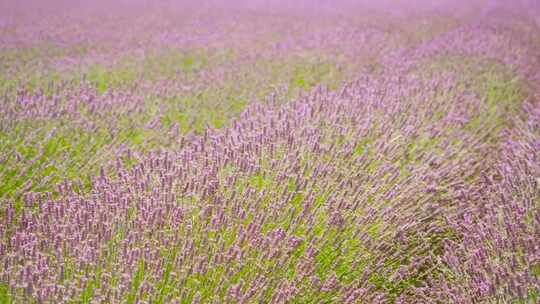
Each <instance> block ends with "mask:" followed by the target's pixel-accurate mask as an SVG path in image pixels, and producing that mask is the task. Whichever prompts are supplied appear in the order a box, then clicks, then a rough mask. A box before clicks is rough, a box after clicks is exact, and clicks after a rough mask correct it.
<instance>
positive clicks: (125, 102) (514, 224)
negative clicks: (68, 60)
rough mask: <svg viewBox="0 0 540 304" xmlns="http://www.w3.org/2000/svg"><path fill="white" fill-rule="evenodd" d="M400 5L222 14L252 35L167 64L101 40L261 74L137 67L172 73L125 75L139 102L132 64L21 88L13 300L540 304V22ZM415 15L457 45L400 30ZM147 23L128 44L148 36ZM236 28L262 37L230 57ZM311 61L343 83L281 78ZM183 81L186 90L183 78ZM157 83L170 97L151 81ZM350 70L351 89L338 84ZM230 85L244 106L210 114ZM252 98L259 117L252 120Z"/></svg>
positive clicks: (3, 239) (12, 170)
mask: <svg viewBox="0 0 540 304" xmlns="http://www.w3.org/2000/svg"><path fill="white" fill-rule="evenodd" d="M383 2H384V3H380V4H373V3H372V2H370V1H365V3H363V4H362V5H364V6H362V7H368V8H370V9H371V11H373V12H377V13H373V15H369V14H367V15H365V16H366V18H367V17H369V16H371V17H373V16H376V17H381V16H383V17H384V16H394V17H395V20H397V21H392V22H389V21H386V22H383V21H377V20H375V21H366V22H365V23H364V22H360V23H356V22H355V21H354V17H355V12H358V11H355V9H358V8H359V7H361V6H357V5H358V4H356V3H355V1H344V0H343V1H341V2H340V5H341V6H337V7H338V8H339V7H341V10H340V9H336V8H334V7H329V6H326V5H321V6H320V7H319V8H318V9H315V10H307V12H305V10H306V9H307V3H306V2H305V1H300V2H298V4H295V5H293V4H287V3H285V1H278V2H276V4H274V5H270V6H269V7H267V9H268V10H269V11H270V12H271V13H267V14H264V13H263V12H262V11H261V10H260V6H257V5H255V4H250V3H242V1H238V3H237V6H236V7H234V6H233V8H231V7H229V6H227V5H224V4H219V3H214V5H216V7H220V6H221V5H222V6H223V7H227V9H228V10H232V11H235V9H236V10H238V14H239V16H242V17H241V18H238V20H232V21H231V19H229V17H222V19H220V18H217V17H216V18H211V17H210V16H212V14H216V15H219V10H216V12H213V13H208V12H205V13H204V14H203V15H204V16H206V17H207V18H209V19H210V20H208V21H207V19H204V18H203V17H201V19H199V20H198V22H202V23H205V24H206V25H205V26H204V27H203V28H204V29H205V30H208V32H204V33H199V34H200V37H206V38H207V40H204V39H202V40H198V39H197V38H193V37H198V35H195V34H194V35H192V36H189V35H188V34H186V33H185V32H183V31H185V30H186V29H188V28H190V26H192V25H186V27H182V30H178V32H169V33H168V34H167V35H166V36H161V37H158V39H162V41H163V43H158V42H157V41H155V40H153V39H154V38H155V37H150V38H148V37H143V38H140V39H138V40H137V39H136V38H137V36H136V35H135V36H133V35H132V36H130V34H129V31H127V32H123V31H112V32H111V33H110V36H108V37H101V36H100V35H102V34H104V35H105V34H107V33H105V32H100V31H96V32H94V33H95V34H96V36H91V35H89V36H86V35H87V33H86V32H84V34H83V35H82V36H81V37H82V38H85V37H87V38H88V39H89V40H96V41H101V43H102V44H103V45H107V44H110V43H112V44H114V42H115V40H116V39H118V40H120V39H122V40H121V41H116V42H118V45H115V46H114V47H111V49H107V50H106V51H104V52H105V53H108V52H111V54H112V53H114V54H115V55H114V56H117V57H116V58H120V57H122V56H124V55H125V54H126V52H128V53H129V52H130V51H131V50H133V47H134V45H133V43H134V41H139V42H140V41H147V40H145V39H146V38H148V39H150V40H148V41H151V43H152V44H153V45H157V48H159V47H163V48H165V47H166V45H167V44H168V45H174V44H178V43H180V44H181V43H183V42H179V41H181V39H180V38H179V35H182V37H184V36H186V37H188V36H189V37H191V38H193V40H197V41H198V42H199V43H201V45H203V46H204V45H206V44H208V45H212V48H213V47H214V46H218V48H219V47H221V46H223V45H226V46H227V47H229V48H230V49H231V50H233V51H232V52H239V50H240V51H241V52H240V53H241V54H243V55H240V56H231V57H228V55H227V54H224V53H220V52H218V51H216V50H215V49H212V48H211V47H209V49H211V50H208V51H207V53H205V54H204V56H200V54H198V55H197V54H196V55H193V53H190V54H188V55H186V54H182V55H181V56H179V57H178V56H177V55H174V54H176V53H174V54H173V53H168V54H167V55H166V56H165V57H163V56H162V55H160V56H161V57H159V58H160V59H159V60H157V59H152V60H149V59H144V58H148V57H144V56H142V57H137V56H135V57H136V58H138V59H137V60H141V59H140V58H143V59H142V62H143V63H142V65H146V66H150V67H152V68H151V69H146V70H145V69H143V70H142V71H143V73H142V74H137V73H139V71H140V70H137V69H138V66H137V67H136V68H134V67H132V66H131V65H128V67H125V66H124V67H123V68H124V69H125V70H124V74H121V73H120V74H121V75H122V77H124V78H122V81H119V82H114V81H112V80H111V79H110V78H104V76H102V75H108V76H107V77H112V76H110V75H116V76H118V75H120V74H114V73H117V72H116V70H115V68H116V67H117V66H116V65H114V64H113V65H111V69H112V70H111V71H114V72H107V73H105V74H103V73H101V72H100V73H101V74H100V73H97V74H98V75H101V76H99V77H97V78H95V79H93V80H94V82H92V79H90V80H89V79H85V78H84V77H83V80H82V81H75V80H73V79H72V80H71V81H67V80H55V81H53V82H51V84H50V85H49V86H48V87H39V86H38V88H35V87H32V86H30V85H28V84H21V83H19V82H16V83H15V84H14V86H15V87H13V86H6V87H3V89H5V91H4V94H3V95H4V97H3V100H2V101H3V102H4V104H5V107H2V108H1V109H0V115H1V117H0V131H2V132H3V133H2V134H0V140H2V141H1V142H2V143H5V144H4V146H5V147H3V148H0V149H2V150H0V153H1V154H0V160H1V161H2V164H3V165H2V167H1V171H0V177H2V178H4V179H5V180H6V182H5V183H4V184H3V185H0V187H2V188H0V190H1V192H0V198H2V199H3V200H2V201H1V203H2V205H0V301H5V302H8V303H9V302H17V303H18V302H24V303H26V302H28V303H71V302H84V303H125V302H127V303H174V302H176V303H500V302H514V301H516V302H519V301H521V302H523V303H529V302H530V303H535V302H538V301H540V287H539V286H540V153H539V151H540V86H539V85H538V83H540V82H539V81H538V80H539V79H540V72H539V71H540V44H538V42H540V28H539V26H538V25H537V24H536V23H535V22H536V21H535V20H536V19H535V16H537V15H534V14H535V13H538V12H540V9H538V7H535V6H534V3H533V2H530V3H529V2H527V1H521V2H520V3H521V7H520V6H519V5H516V6H515V7H514V8H513V9H507V8H506V7H505V6H504V5H503V4H500V3H499V2H498V1H495V2H493V6H492V7H487V8H486V7H484V6H482V7H481V10H482V12H483V13H482V14H479V13H478V12H479V10H480V8H478V7H476V6H474V5H473V4H471V3H469V6H465V5H460V4H456V2H454V1H448V2H441V3H439V4H437V5H428V3H430V1H414V2H418V3H417V5H418V4H423V6H421V7H423V8H424V9H423V10H420V11H416V12H413V11H412V10H410V9H407V8H406V7H401V6H399V5H394V6H393V5H391V4H390V2H385V1H383ZM138 3H139V2H138ZM139 4H140V5H142V6H143V7H144V1H141V2H140V3H139ZM385 4H386V5H385ZM480 4H482V3H481V2H479V3H478V5H480ZM118 5H120V4H118ZM169 5H170V6H171V7H174V8H175V9H177V10H178V8H179V7H178V6H175V5H174V4H169ZM251 5H253V7H252V6H251ZM259 5H260V3H259ZM120 7H122V5H120ZM135 7H138V6H135ZM209 7H211V6H209ZM284 7H286V8H288V10H284ZM523 8H527V10H524V9H523ZM152 9H155V8H154V7H153V6H151V8H148V11H149V12H152ZM193 9H194V10H195V8H193ZM222 9H224V8H222ZM13 10H14V11H16V9H13ZM137 12H138V11H137ZM229 12H230V11H229ZM286 12H288V13H289V14H290V15H287V13H286ZM477 13H478V14H479V15H478V14H477ZM137 14H138V13H137ZM137 14H135V15H136V16H139V15H137ZM250 14H252V15H254V16H257V14H260V15H261V16H262V17H261V18H267V20H271V21H272V22H276V23H278V22H277V21H276V20H284V21H286V22H287V24H290V25H291V27H292V28H293V29H292V30H291V29H282V31H279V30H278V31H274V32H272V31H271V30H268V29H265V28H264V27H261V26H254V28H255V29H256V30H254V32H257V33H258V34H260V33H261V32H264V33H265V35H269V36H268V37H270V36H272V35H276V36H281V35H283V36H284V37H280V38H275V37H274V39H276V40H277V41H272V42H271V43H265V44H263V47H262V48H258V47H257V46H249V45H248V44H249V43H246V41H250V39H251V38H250V37H251V36H250V35H249V34H250V33H249V30H247V31H246V32H242V30H239V29H243V30H245V29H246V28H249V26H253V25H254V24H258V23H257V21H255V20H253V19H250V17H249V16H250ZM272 14H275V15H276V16H273V15H272ZM334 14H337V15H338V16H341V15H340V14H344V16H346V17H347V18H350V20H349V19H346V18H345V17H342V18H338V19H340V20H339V22H336V19H335V16H336V15H334ZM413 15H416V16H422V18H425V19H422V20H426V22H427V23H428V24H432V25H433V27H434V28H435V29H433V31H431V32H428V33H423V34H418V33H416V34H418V35H414V31H411V32H409V30H403V32H401V31H398V30H396V29H397V28H400V26H399V25H396V24H394V23H393V22H403V23H399V24H409V25H410V23H407V22H406V21H405V20H406V19H407V18H408V17H410V16H413ZM75 16H77V15H75ZM142 16H144V17H147V18H150V19H149V20H150V21H148V22H149V23H150V24H155V27H156V28H157V30H155V31H154V32H153V33H157V32H160V31H161V30H162V29H168V28H176V26H179V24H177V23H168V21H171V20H172V19H174V18H172V16H179V15H174V14H173V13H172V12H171V15H170V16H169V17H170V18H171V19H167V18H165V19H164V20H157V19H155V18H156V16H152V15H151V14H148V15H144V14H143V15H142ZM302 16H303V17H302ZM317 16H322V17H320V19H318V20H316V21H313V20H314V18H316V17H317ZM404 16H405V17H404ZM440 16H444V17H440ZM472 16H474V18H472ZM478 16H480V17H478ZM83 17H84V16H81V18H83ZM88 18H89V17H87V19H85V20H90V19H88ZM125 18H126V19H125V20H123V21H122V22H120V21H118V23H116V21H114V22H111V23H109V24H108V25H107V26H110V25H114V24H118V26H122V24H123V23H124V22H126V23H129V21H130V20H131V21H133V20H134V19H133V18H135V17H134V16H125ZM242 18H245V21H243V19H242ZM252 18H253V17H252ZM295 18H299V19H298V20H295ZM400 18H403V19H400ZM441 18H442V19H443V20H444V22H446V23H444V22H443V21H441V20H440V19H441ZM158 19H159V18H158ZM255 19H256V18H255ZM144 20H147V19H144V18H142V17H141V20H140V23H138V25H141V24H145V21H144ZM501 20H502V21H501ZM0 21H1V20H0ZM89 22H90V21H89ZM171 22H172V21H171ZM176 22H178V21H176ZM242 22H245V23H244V24H243V23H242ZM325 22H327V23H330V24H332V26H325V25H323V24H324V23H325ZM195 23H197V22H195ZM443 23H444V24H443ZM246 24H247V27H245V28H244V26H246ZM217 25H220V26H217ZM312 25H318V27H317V28H313V29H311V30H310V31H309V32H307V33H306V32H302V31H305V30H309V29H310V26H312ZM416 25H418V24H416ZM48 26H52V25H50V24H49V25H47V26H44V28H47V27H48ZM96 26H97V25H96ZM214 26H216V27H218V28H219V29H215V28H214V30H213V31H212V30H211V29H212V28H213V27H214ZM221 26H224V27H225V28H227V27H229V28H233V29H238V31H236V33H241V34H238V36H235V35H233V37H232V38H231V40H229V41H224V40H222V38H219V37H220V36H221V35H222V34H223V33H222V32H220V31H226V30H225V29H223V28H221ZM1 27H8V26H5V25H2V23H0V29H1ZM52 28H54V29H58V28H57V27H54V26H52ZM404 28H406V27H404ZM412 28H418V27H414V26H413V27H412ZM176 29H177V28H176ZM58 30H60V29H58ZM85 30H86V29H85ZM259 30H260V31H259ZM295 30H296V31H300V33H298V32H295ZM3 31H5V36H4V38H2V39H0V42H1V43H4V44H5V45H9V47H7V48H6V49H7V51H6V50H4V49H2V51H5V52H7V53H9V48H10V47H15V46H14V45H15V44H16V43H15V42H14V39H15V37H21V39H22V40H24V43H21V45H17V46H16V47H17V48H26V47H27V46H26V44H28V43H30V44H32V43H35V42H36V39H37V40H38V41H40V43H41V42H42V40H43V36H42V35H43V33H37V32H36V31H35V28H33V27H31V26H29V27H28V28H25V27H22V28H21V29H19V30H16V31H15V32H16V33H19V32H18V31H22V33H25V34H24V35H23V34H21V35H20V36H18V35H15V34H13V33H11V32H10V31H9V30H3ZM150 32H152V31H150ZM50 33H51V35H53V36H54V35H58V36H55V38H54V39H57V38H58V37H62V36H63V35H64V34H63V32H61V33H60V34H58V32H55V31H51V32H50ZM121 33H125V36H121V35H120V34H121ZM146 33H149V32H146ZM244 34H245V35H244ZM32 35H37V37H39V38H36V37H34V36H32ZM116 35H119V36H118V37H117V36H116ZM164 35H165V34H164ZM0 37H1V36H0ZM74 37H78V36H77V35H75V32H69V34H66V39H67V40H66V41H67V42H66V43H67V44H68V45H73V44H74V43H75V42H74V41H76V40H77V39H76V38H74ZM81 37H79V38H81ZM111 37H112V38H111ZM134 39H135V40H134ZM269 39H270V38H269ZM45 40H47V38H45ZM210 41H211V42H210ZM342 41H343V42H342ZM535 42H536V43H535ZM75 44H76V43H75ZM108 47H110V45H109V46H108ZM189 47H192V45H190V46H189ZM104 48H107V47H104ZM145 51H150V49H146V50H145ZM309 52H315V53H317V54H319V55H320V56H322V57H321V58H326V57H324V56H328V58H333V57H334V56H335V57H336V58H338V57H339V58H340V59H339V60H337V59H336V61H333V63H332V64H335V66H337V67H335V66H334V68H331V66H332V65H331V64H329V65H328V67H327V69H326V70H325V72H324V73H322V74H321V75H326V76H324V77H323V76H320V77H314V78H312V79H310V78H309V77H310V76H309V75H312V74H314V73H319V72H320V70H317V69H316V67H318V68H320V66H321V65H323V62H321V61H316V63H315V64H314V67H313V68H312V69H308V70H301V69H299V66H301V65H298V61H295V60H297V59H294V58H293V59H290V61H288V62H285V63H284V65H287V66H288V67H290V66H291V65H293V66H294V65H295V64H296V65H297V66H296V67H295V68H293V69H291V68H281V69H278V68H276V64H275V61H273V60H276V58H277V57H280V56H283V55H284V54H287V53H291V54H295V55H298V56H301V55H299V54H306V53H309ZM7 53H5V54H7ZM120 53H122V54H123V55H119V54H120ZM3 54H4V53H3ZM171 54H173V55H171ZM321 54H322V55H321ZM38 55H39V54H38ZM79 55H81V54H78V55H77V56H79ZM6 56H7V57H5V58H8V57H9V56H8V55H6ZM69 56H71V54H68V55H66V56H65V57H69ZM81 56H82V58H85V59H84V60H90V61H92V60H93V59H95V57H93V56H94V55H88V54H83V55H81ZM197 56H199V57H197ZM302 56H304V55H302ZM340 56H342V57H340ZM37 57H39V56H37ZM45 57H47V56H45ZM45 57H44V58H45ZM292 57H294V56H291V58H292ZM171 58H173V59H171ZM64 59H65V58H64ZM36 60H37V62H38V63H39V64H37V65H40V64H44V65H46V64H45V63H44V61H40V60H42V59H39V58H38V59H36ZM77 60H78V59H77ZM84 60H83V61H84ZM99 60H101V59H98V60H97V61H99ZM114 60H116V59H114ZM118 60H120V59H118ZM317 60H320V58H319V59H317ZM137 62H138V63H139V64H141V63H140V62H139V61H137ZM156 62H157V63H156ZM231 62H232V63H231ZM261 62H266V63H261ZM300 62H301V63H303V64H305V63H306V61H300ZM309 62H311V61H309ZM173 63H174V64H177V65H180V66H181V71H176V70H173V72H172V73H169V72H170V71H169V70H167V69H166V67H165V68H163V69H161V67H162V66H163V65H164V64H165V65H166V64H173ZM19 64H21V65H19ZM33 64H36V63H35V62H33V63H30V66H33ZM56 64H57V62H56V63H54V64H51V65H48V66H47V68H50V67H55V66H56ZM21 66H23V64H22V63H20V62H16V63H14V64H13V65H11V66H10V67H12V69H10V70H9V72H7V73H6V75H8V76H9V77H11V76H13V75H14V74H16V73H18V72H20V70H19V68H20V67H21ZM83 66H84V65H83ZM156 67H157V68H156ZM351 67H352V68H351ZM84 69H85V71H86V72H85V74H84V75H85V76H88V75H91V70H86V67H85V68H84ZM154 69H160V70H159V72H156V73H157V74H156V75H159V77H156V78H155V79H149V77H145V76H148V74H147V73H148V72H149V71H154ZM250 70H251V71H256V73H253V72H252V73H253V74H249V71H250ZM338 70H339V71H341V72H342V76H343V77H344V79H339V80H344V81H343V82H342V83H340V84H339V85H337V84H336V83H332V81H328V79H332V80H336V79H337V78H339V77H337V76H335V75H333V73H337V71H338ZM125 71H128V72H129V73H132V74H129V75H136V76H133V77H132V78H130V77H127V78H126V76H125V73H128V72H125ZM276 71H278V72H276ZM280 71H281V72H280ZM264 73H268V74H272V73H274V74H277V76H276V77H271V76H265V75H262V74H264ZM259 74H261V75H259ZM328 75H330V76H328ZM3 76H4V75H0V77H3ZM116 76H115V77H116ZM6 77H7V76H6ZM118 77H120V76H118ZM325 77H326V78H325ZM104 79H105V80H104ZM126 79H128V80H126ZM224 79H227V80H224ZM283 79H285V80H284V81H283ZM242 82H243V83H242ZM270 82H272V83H273V84H275V86H274V85H272V88H270V87H268V86H265V83H270ZM231 83H233V84H232V85H231ZM216 84H219V85H217V89H216V90H218V91H219V90H221V91H224V90H227V89H225V88H228V85H231V86H235V85H236V86H237V87H235V88H234V89H231V90H230V92H229V93H228V94H226V95H223V94H221V95H220V94H218V95H212V94H211V93H208V94H209V95H208V96H209V97H207V99H213V98H215V99H219V100H215V101H212V102H208V103H207V102H205V101H204V100H203V99H202V98H201V99H197V98H200V95H201V94H203V93H204V92H213V91H212V90H213V88H212V86H213V85H216ZM250 84H251V86H250ZM238 86H245V87H246V88H244V87H242V88H239V87H238ZM294 87H296V89H297V90H295V91H294V94H293V91H292V88H294ZM261 88H262V89H261ZM257 90H261V91H260V92H253V91H257ZM239 92H240V93H241V94H245V96H244V97H242V98H245V99H246V101H245V102H243V103H242V105H235V102H234V100H233V99H234V98H239V97H235V96H234V94H235V93H239ZM265 95H266V96H265ZM194 96H199V97H194ZM188 97H189V98H192V100H197V102H191V103H190V102H187V101H185V100H187V99H188ZM228 98H230V99H228ZM247 99H249V100H254V99H255V100H256V99H259V100H263V101H259V102H256V101H254V102H250V103H249V104H248V102H247ZM233 105H235V106H237V107H238V108H234V109H229V108H227V110H223V112H224V113H222V115H223V116H226V118H227V119H230V120H229V121H227V122H224V123H220V124H217V123H215V124H211V123H208V122H209V121H211V120H208V119H207V117H205V119H204V120H203V121H204V123H205V125H204V127H203V128H199V129H197V128H195V127H193V122H192V123H191V124H187V125H184V126H182V124H186V122H185V119H186V118H185V116H186V115H189V114H191V113H193V115H200V114H196V113H197V111H199V112H201V113H203V114H204V113H212V114H205V115H208V116H209V117H211V118H212V119H217V118H216V117H218V114H216V113H215V112H212V110H211V109H214V108H219V107H227V106H230V107H232V106H233ZM190 109H191V110H190ZM190 111H192V112H190ZM171 113H172V114H171ZM222 119H223V120H225V118H222ZM43 126H45V127H43ZM91 133H94V134H97V135H90V134H91ZM59 134H60V135H59ZM84 168H90V169H89V170H88V171H84V172H85V173H88V176H87V177H85V176H82V174H83V169H84ZM53 173H54V174H58V175H61V176H60V177H57V178H54V177H53V175H54V174H53ZM51 179H52V181H53V182H50V181H51ZM50 184H52V185H53V186H52V187H49V186H48V185H50Z"/></svg>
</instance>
